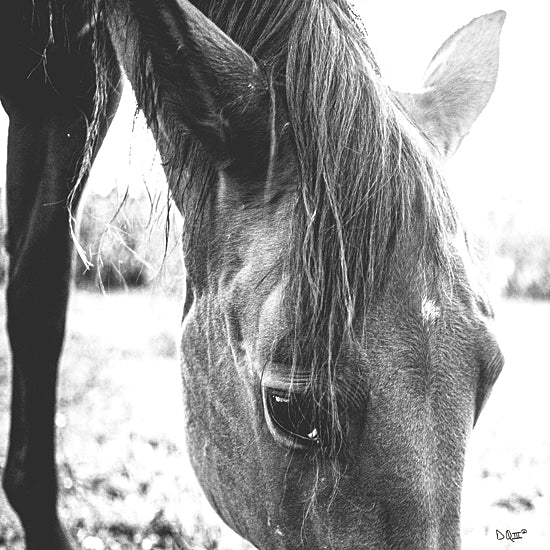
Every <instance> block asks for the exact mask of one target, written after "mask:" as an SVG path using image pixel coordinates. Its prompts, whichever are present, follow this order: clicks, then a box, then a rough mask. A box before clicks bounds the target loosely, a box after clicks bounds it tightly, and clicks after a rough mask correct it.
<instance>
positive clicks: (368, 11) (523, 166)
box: [0, 0, 550, 230]
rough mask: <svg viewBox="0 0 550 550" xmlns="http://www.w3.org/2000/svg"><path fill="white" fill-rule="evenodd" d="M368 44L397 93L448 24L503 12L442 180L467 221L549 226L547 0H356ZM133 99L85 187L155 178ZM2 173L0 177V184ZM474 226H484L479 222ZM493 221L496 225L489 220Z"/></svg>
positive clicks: (139, 185) (418, 72)
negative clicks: (495, 63)
mask: <svg viewBox="0 0 550 550" xmlns="http://www.w3.org/2000/svg"><path fill="white" fill-rule="evenodd" d="M355 3H356V6H357V10H358V12H359V13H360V14H361V15H362V16H363V18H364V21H365V25H366V28H367V31H368V33H369V42H370V44H371V47H372V48H373V50H374V52H375V55H376V58H377V60H378V62H379V64H380V66H381V69H382V73H383V75H384V76H385V78H386V80H387V81H388V82H389V83H390V84H391V85H392V86H393V87H395V88H398V89H401V90H404V91H406V90H407V89H415V88H417V87H418V85H419V84H420V83H421V80H422V75H423V73H424V70H425V68H426V65H427V64H428V62H429V61H430V59H431V57H432V55H433V54H434V53H435V51H436V50H437V49H438V48H439V46H440V45H441V43H442V42H443V41H444V40H445V39H446V38H447V37H448V36H449V35H450V34H452V33H453V32H454V31H455V30H456V29H458V28H459V27H461V26H463V25H464V24H466V23H467V22H469V21H470V20H471V19H472V18H474V17H476V16H478V15H481V14H483V13H489V12H492V11H495V10H497V9H505V10H506V11H507V12H508V17H507V20H506V23H505V25H504V30H503V34H502V42H501V65H500V75H499V80H498V83H497V87H496V90H495V93H494V95H493V98H492V99H491V101H490V103H489V105H488V107H487V108H486V110H485V111H484V113H483V114H482V115H481V116H480V118H479V119H478V121H477V122H476V124H475V125H474V127H473V129H472V132H471V134H470V135H469V136H468V137H467V138H466V139H465V140H464V141H463V143H462V146H461V148H460V150H459V152H458V153H457V154H456V155H455V157H454V158H453V159H452V160H451V161H450V162H449V165H448V180H449V182H450V184H451V185H452V187H453V189H454V190H455V194H456V195H457V198H458V199H459V204H460V205H462V210H463V211H464V217H465V218H466V222H467V224H468V223H469V224H473V225H474V226H475V225H476V224H477V223H478V222H479V220H482V219H483V220H486V219H487V216H488V214H489V213H492V215H493V216H496V218H499V217H501V218H502V217H504V218H505V217H506V216H509V215H510V213H514V215H515V216H516V217H517V219H518V224H519V225H520V226H522V227H523V226H525V227H527V226H531V227H532V228H533V229H534V230H538V229H539V228H541V227H545V228H547V229H548V230H550V216H549V215H548V208H549V204H550V200H549V199H550V181H549V180H550V178H549V175H548V170H547V169H546V164H547V161H546V156H547V155H548V149H549V145H550V139H549V137H548V131H549V128H550V108H549V106H548V83H549V74H550V72H549V69H548V67H549V64H548V54H549V52H550V32H548V24H549V23H548V22H549V21H550V2H549V1H548V0H521V2H520V1H519V0H462V1H460V2H447V1H441V0H439V1H436V0H416V1H414V2H412V1H409V0H407V1H405V0H403V1H399V2H398V1H385V2H371V1H366V0H356V2H355ZM132 102H133V99H132V97H131V95H130V94H128V95H127V96H126V97H125V100H124V101H123V105H122V108H121V109H120V110H119V114H118V115H117V121H115V124H114V127H113V128H112V130H111V132H110V136H108V139H107V141H106V143H105V145H104V147H103V150H102V152H101V153H100V158H99V160H98V162H97V166H96V167H95V169H94V176H93V178H92V182H91V184H92V185H93V186H94V188H95V189H96V190H99V191H103V192H106V191H108V190H109V189H111V188H112V185H113V181H115V180H116V181H118V182H120V183H122V184H124V185H125V184H126V183H127V182H128V181H131V182H132V184H131V187H130V189H131V192H132V194H139V193H140V192H142V190H143V189H144V187H143V179H144V174H145V178H146V179H147V180H148V181H149V183H150V182H151V181H155V180H162V174H161V171H160V169H159V168H158V165H157V166H156V167H155V166H153V161H152V158H153V156H154V144H153V141H152V139H151V138H150V136H148V133H147V132H146V131H145V130H144V123H143V122H139V121H138V123H137V125H136V128H135V129H134V131H132V126H133V124H132V117H133V109H134V108H133V103H132ZM6 132H7V118H6V116H5V115H4V113H3V112H2V113H1V114H0V164H2V165H4V164H5V147H4V144H5V135H6ZM1 181H3V177H1V178H0V182H1ZM482 223H483V222H482ZM497 225H498V224H497Z"/></svg>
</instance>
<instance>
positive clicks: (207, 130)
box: [111, 0, 272, 175]
mask: <svg viewBox="0 0 550 550" xmlns="http://www.w3.org/2000/svg"><path fill="white" fill-rule="evenodd" d="M113 9H114V10H115V12H116V10H121V11H119V12H118V15H120V16H121V17H117V18H115V19H116V21H118V24H117V27H116V28H115V29H114V33H113V32H111V34H114V35H115V39H116V40H117V41H120V40H122V41H123V42H125V43H123V44H117V50H118V51H119V56H120V57H121V62H122V64H123V65H124V67H125V69H126V72H127V73H128V76H129V79H130V81H131V83H132V85H133V87H134V89H135V92H136V95H137V97H138V102H140V107H142V108H143V110H144V111H145V113H146V116H147V117H148V119H149V121H150V124H152V126H153V127H154V126H155V124H157V125H158V126H159V128H160V131H163V132H165V133H166V135H167V136H168V137H169V139H171V140H173V139H175V138H176V137H177V136H178V135H181V134H182V132H183V134H184V135H192V136H193V137H194V138H195V139H196V140H198V141H199V142H200V143H201V145H202V147H203V148H204V150H205V152H206V153H207V154H208V155H209V156H210V158H211V159H212V160H213V161H214V163H215V165H216V166H217V167H218V168H219V169H221V170H228V171H231V170H235V171H240V172H242V171H243V170H246V172H247V175H251V174H250V171H254V172H255V171H259V170H262V169H265V167H266V166H267V164H268V162H269V160H268V156H269V143H268V139H269V136H270V132H269V120H270V110H271V107H272V105H271V104H272V92H271V86H270V85H269V80H268V78H267V77H266V76H265V75H264V74H263V72H262V70H261V69H260V68H259V66H258V65H257V64H256V62H255V61H254V59H253V58H252V57H251V56H250V55H248V53H246V52H245V51H244V50H243V49H242V48H241V47H240V46H238V45H237V44H236V43H235V42H234V41H233V40H232V39H231V38H230V37H229V36H228V35H226V34H225V33H224V32H222V31H221V30H220V29H219V28H218V27H217V26H216V25H215V24H214V23H213V22H212V21H211V20H210V19H208V18H207V17H206V16H205V15H204V14H203V13H202V12H201V11H199V10H198V9H197V8H195V7H194V6H193V5H192V4H191V3H190V2H188V1H187V0H149V1H147V2H129V3H128V5H127V6H126V7H125V8H124V9H125V10H127V11H126V12H122V8H120V7H115V8H113ZM121 21H123V22H124V23H123V24H122V25H123V28H122V29H121V25H120V22H121ZM132 24H133V25H135V26H136V28H137V30H138V33H137V39H136V38H135V35H134V37H132V38H130V43H129V42H128V38H126V39H125V38H124V37H125V36H128V35H130V34H133V33H131V32H128V31H126V32H124V25H132ZM111 31H113V29H112V28H111ZM132 41H134V42H132ZM136 54H137V56H138V57H137V59H138V60H137V61H136ZM140 59H141V61H139V60H140ZM157 131H159V130H157Z"/></svg>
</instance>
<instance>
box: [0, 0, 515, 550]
mask: <svg viewBox="0 0 550 550" xmlns="http://www.w3.org/2000/svg"><path fill="white" fill-rule="evenodd" d="M2 10H3V12H2V17H1V18H0V20H1V23H0V27H1V28H0V41H1V47H0V68H1V74H2V75H3V76H2V80H1V84H0V96H1V99H2V104H3V106H4V108H5V110H6V111H7V113H8V115H9V119H10V127H9V138H8V165H7V213H8V222H9V226H8V233H7V237H6V242H7V245H6V246H7V251H8V253H9V256H10V264H9V280H8V286H7V303H8V314H7V317H8V318H7V324H8V331H9V339H10V345H11V350H12V358H13V394H12V395H13V400H12V408H11V412H12V415H11V432H10V441H9V453H8V458H7V462H6V466H5V469H4V475H3V486H4V489H5V492H6V495H7V497H8V500H9V502H10V504H11V506H12V507H13V509H14V510H15V511H16V513H17V514H18V516H19V518H20V520H21V523H22V526H23V529H24V532H25V541H26V548H27V550H36V549H39V548H40V549H43V548H48V549H55V550H71V549H74V548H75V546H74V543H73V542H72V541H71V540H70V538H69V536H68V535H67V533H66V531H65V530H64V528H63V526H62V525H61V522H60V519H59V516H58V512H57V498H58V486H57V480H56V466H55V458H54V456H55V444H54V441H55V431H54V412H55V395H56V380H57V363H58V359H59V355H60V353H61V348H62V342H63V334H64V328H65V311H66V305H67V299H68V293H69V291H68V288H69V281H70V272H71V255H72V249H73V241H74V239H73V238H72V228H73V225H74V224H73V216H74V214H73V213H74V211H75V208H76V205H77V204H78V200H79V197H80V195H81V189H82V186H83V184H84V183H85V181H86V178H87V175H88V173H89V169H90V167H91V165H92V162H93V159H94V157H95V155H96V153H97V151H98V149H99V147H100V145H101V142H102V139H103V137H104V135H105V134H106V132H107V130H108V127H109V123H110V121H111V119H112V117H113V115H114V112H115V111H116V106H117V103H118V98H119V96H120V90H121V82H122V80H121V69H122V70H123V71H124V72H125V74H126V76H127V78H128V80H129V81H130V83H131V85H132V87H133V89H134V92H135V95H136V98H137V101H138V105H139V108H140V109H141V110H142V111H143V112H144V113H145V116H146V119H147V122H148V125H149V127H150V129H151V131H152V133H153V135H154V137H155V140H156V143H157V147H158V150H159V152H160V155H161V158H162V161H163V167H164V171H165V174H166V179H167V181H168V185H169V188H170V191H171V194H172V197H173V199H174V201H175V202H176V204H177V206H178V208H179V209H180V211H181V212H182V214H183V218H184V229H183V247H184V257H185V266H186V291H185V301H184V305H183V324H182V336H181V348H182V377H183V386H184V396H183V398H184V404H185V413H186V414H185V419H184V421H183V422H182V429H183V430H184V431H185V436H186V440H187V442H188V453H189V456H190V459H191V462H192V465H193V467H194V470H195V472H196V475H197V478H198V480H199V482H200V484H201V486H202V488H203V490H204V492H205V494H206V496H207V498H208V500H209V501H210V503H211V504H212V506H213V507H214V509H215V510H216V511H217V513H218V514H219V515H220V516H221V518H222V519H223V520H224V521H225V522H226V523H227V524H228V525H229V526H230V527H231V528H232V529H234V530H235V531H236V532H237V533H239V534H240V535H241V536H242V537H244V538H245V539H247V540H248V541H250V542H251V543H252V544H253V545H255V546H256V547H258V548H260V549H299V548H307V549H312V550H316V549H329V548H338V549H341V550H348V549H352V548H353V549H372V548H377V549H399V548H407V549H446V550H449V549H456V548H459V547H460V495H461V484H462V475H463V466H464V457H465V450H466V444H467V440H468V436H469V434H470V432H471V430H472V428H473V426H474V425H475V423H476V421H477V419H478V417H479V414H480V412H481V410H482V408H483V406H484V404H485V402H486V400H487V397H488V395H489V393H490V390H491V388H492V386H493V384H494V382H495V380H496V379H497V377H498V375H499V372H500V371H501V369H502V366H503V356H502V354H501V352H500V350H499V346H498V343H497V341H496V339H495V337H494V335H493V331H492V324H493V312H492V309H491V306H490V304H489V301H488V299H487V297H486V294H485V292H484V290H483V286H482V285H481V284H480V282H479V278H478V276H477V274H476V266H475V262H473V261H472V255H471V253H470V250H469V246H468V241H467V237H466V233H465V230H464V228H463V227H462V225H461V223H460V221H459V218H458V216H457V213H456V211H455V208H454V207H453V204H452V201H451V199H450V197H449V192H448V189H447V187H446V184H445V182H444V179H443V177H442V165H443V163H444V160H445V159H446V158H448V157H449V156H450V155H452V154H453V153H454V152H455V151H456V149H457V147H458V146H459V144H460V142H461V140H462V139H463V137H464V136H465V135H467V134H468V132H469V131H470V128H471V126H472V124H473V122H474V121H475V120H476V118H477V117H478V115H479V114H480V112H481V111H482V110H483V109H484V107H485V105H486V104H487V102H488V100H489V98H490V96H491V94H492V92H493V89H494V86H495V81H496V77H497V71H498V57H499V54H498V48H499V46H498V44H499V36H500V32H501V28H502V25H503V22H504V19H505V13H504V12H501V11H499V12H495V13H492V14H488V15H485V16H481V17H479V18H477V19H474V20H473V21H472V22H471V23H469V24H468V25H466V26H464V27H462V28H461V29H460V30H458V31H457V32H456V33H454V34H453V35H452V36H451V37H450V38H448V39H447V40H446V41H445V42H444V44H443V45H442V46H441V48H440V49H439V50H438V51H437V52H436V54H435V56H434V57H433V59H432V61H431V63H430V64H429V66H428V69H427V73H426V77H425V84H424V87H423V89H422V90H420V91H417V92H415V93H402V92H396V91H393V90H391V89H390V88H389V87H388V86H387V85H385V84H384V82H383V81H382V78H381V75H380V71H379V68H378V66H377V65H376V62H375V60H374V58H373V55H372V52H371V50H370V48H369V46H368V43H367V39H366V33H365V31H364V29H363V26H362V24H361V22H360V21H359V19H358V18H357V17H356V16H355V14H354V12H353V9H352V7H351V6H350V5H349V4H348V3H347V2H346V0H310V1H308V2H303V1H302V0H235V1H234V0H217V1H213V0H193V1H192V2H191V1H188V0H162V1H161V0H142V1H140V2H134V1H132V0H117V1H114V0H89V2H87V3H80V2H79V3H73V2H66V1H64V0H32V1H31V0H25V1H20V0H18V1H14V0H11V1H9V2H6V3H4V4H3V6H2Z"/></svg>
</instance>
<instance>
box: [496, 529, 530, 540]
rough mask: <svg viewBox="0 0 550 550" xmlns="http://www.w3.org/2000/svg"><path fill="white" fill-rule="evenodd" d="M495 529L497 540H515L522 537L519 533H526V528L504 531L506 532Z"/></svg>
mask: <svg viewBox="0 0 550 550" xmlns="http://www.w3.org/2000/svg"><path fill="white" fill-rule="evenodd" d="M496 531H497V540H504V539H506V540H511V541H512V542H516V540H518V539H522V538H523V537H522V536H521V535H525V533H527V529H522V530H521V531H506V533H503V532H502V531H499V530H498V529H497V530H496Z"/></svg>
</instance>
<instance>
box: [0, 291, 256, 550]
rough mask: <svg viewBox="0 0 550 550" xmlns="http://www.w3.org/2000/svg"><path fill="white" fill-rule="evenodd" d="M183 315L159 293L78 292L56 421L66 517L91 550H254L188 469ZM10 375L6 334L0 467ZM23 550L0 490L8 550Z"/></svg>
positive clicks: (0, 378) (0, 544)
mask: <svg viewBox="0 0 550 550" xmlns="http://www.w3.org/2000/svg"><path fill="white" fill-rule="evenodd" d="M0 313H1V315H0V316H1V318H5V317H4V306H3V299H2V307H1V308H0ZM180 318H181V304H180V300H179V299H177V298H174V297H173V296H172V297H170V298H169V297H166V296H162V295H160V296H158V295H157V296H154V297H153V295H152V293H151V291H150V290H149V291H141V292H139V291H132V292H119V293H112V294H108V295H102V294H99V293H97V292H93V293H92V292H87V291H78V292H76V293H75V294H74V295H73V299H72V302H71V308H70V314H69V332H68V335H67V340H66V349H65V354H64V356H63V361H62V364H61V384H60V400H59V409H58V410H59V413H58V415H57V422H56V423H57V426H58V433H59V444H58V464H59V465H60V466H59V474H60V482H61V486H62V498H61V513H62V516H63V518H64V521H65V523H66V525H68V526H69V528H70V531H71V534H72V535H73V537H74V538H75V539H76V540H78V541H79V542H80V544H81V548H83V549H85V550H120V549H143V550H150V549H152V548H158V549H161V548H166V549H177V550H179V549H187V548H200V549H205V550H214V549H220V550H229V549H231V550H241V549H244V548H248V546H247V545H246V544H244V543H242V542H241V539H240V538H239V537H237V536H236V535H235V534H233V532H232V531H230V530H229V529H228V528H227V527H225V526H224V525H223V524H222V523H221V521H220V520H219V519H218V518H217V516H216V514H215V513H214V512H213V511H212V510H211V509H210V507H209V506H208V504H207V503H206V500H205V499H204V497H202V493H201V491H200V489H199V488H198V486H197V484H196V481H195V479H194V476H193V473H192V471H191V469H190V466H189V464H188V463H187V460H186V455H185V452H184V449H185V442H184V440H183V435H182V429H181V425H182V415H183V407H182V404H181V381H180V373H179V363H178V359H177V353H176V345H175V341H176V334H177V330H178V326H179V319H180ZM9 378H10V375H9V368H8V351H7V342H6V336H5V334H4V333H2V335H1V340H0V461H1V463H2V465H3V463H4V460H5V455H6V444H7V430H8V408H9ZM186 545H187V546H186ZM22 548H23V544H22V542H21V533H20V530H19V525H18V522H17V521H16V519H15V517H14V516H13V514H12V513H11V511H10V510H8V508H7V504H6V502H5V498H4V495H3V494H1V491H0V549H1V550H21V549H22Z"/></svg>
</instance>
